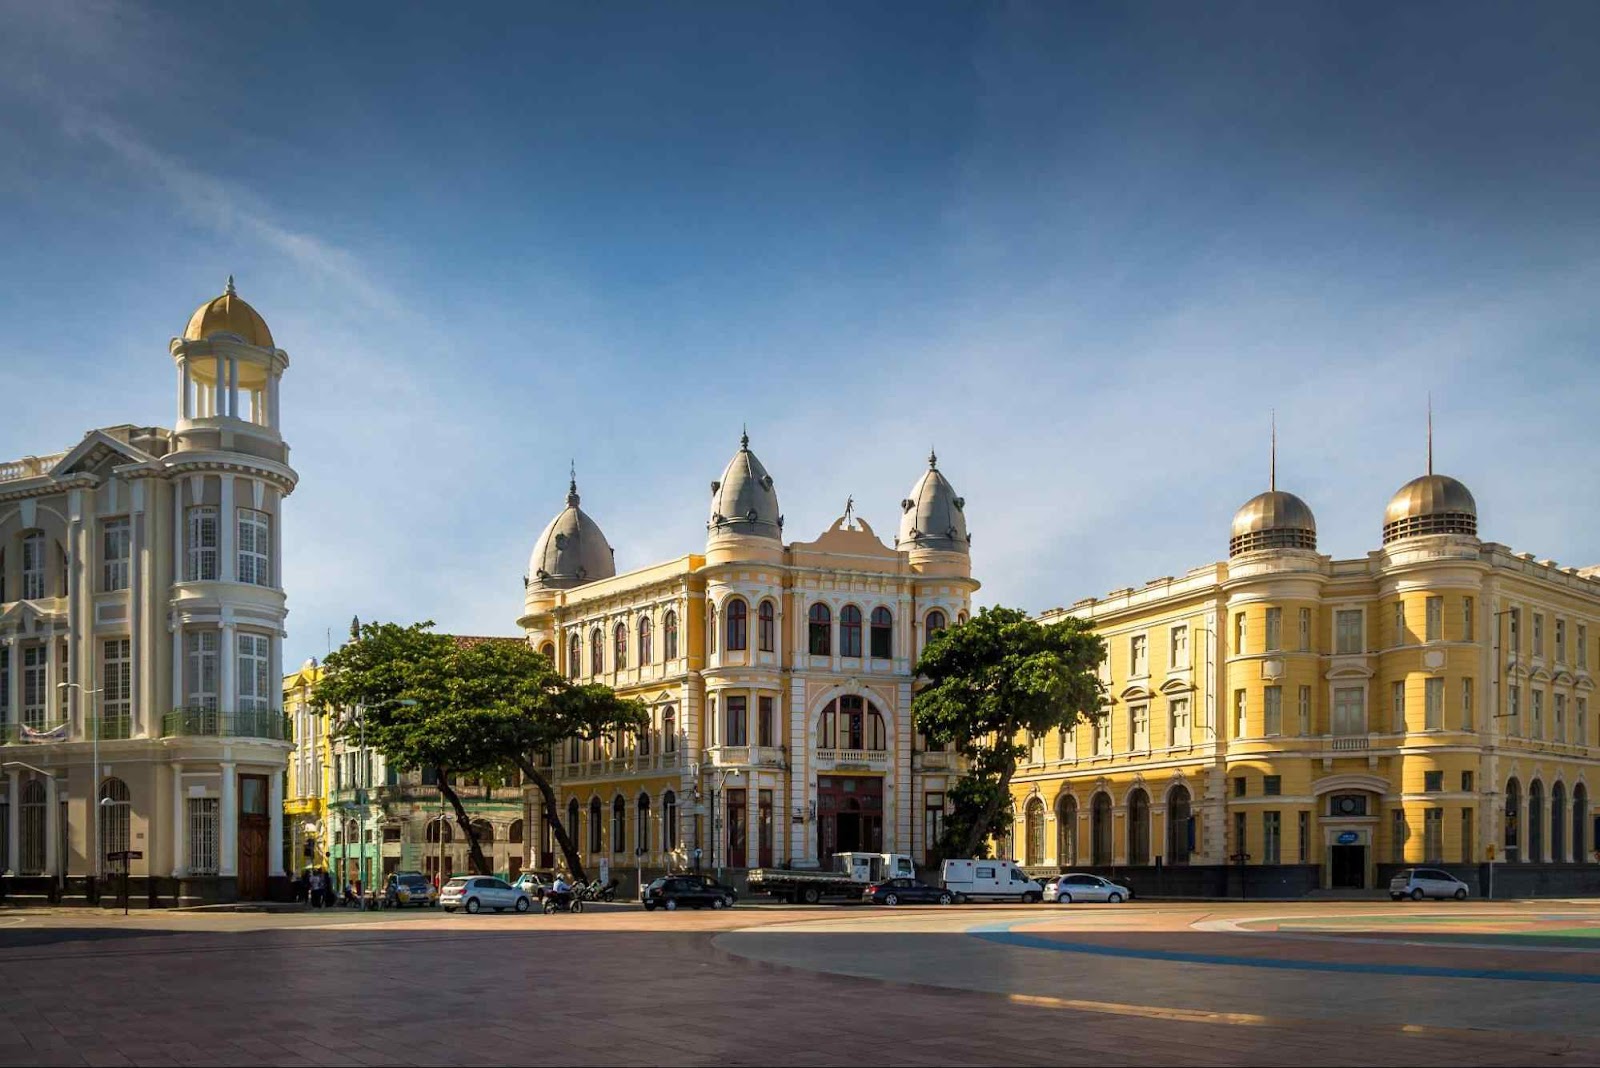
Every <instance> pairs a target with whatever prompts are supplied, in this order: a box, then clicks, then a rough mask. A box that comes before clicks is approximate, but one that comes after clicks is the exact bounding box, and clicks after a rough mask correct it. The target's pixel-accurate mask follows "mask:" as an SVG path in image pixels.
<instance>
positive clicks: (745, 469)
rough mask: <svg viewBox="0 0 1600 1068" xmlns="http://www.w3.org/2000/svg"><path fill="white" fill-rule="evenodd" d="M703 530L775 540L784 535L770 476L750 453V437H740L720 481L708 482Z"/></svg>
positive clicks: (746, 435) (776, 496)
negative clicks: (707, 515)
mask: <svg viewBox="0 0 1600 1068" xmlns="http://www.w3.org/2000/svg"><path fill="white" fill-rule="evenodd" d="M706 529H707V530H709V531H711V533H712V534H717V533H719V532H720V533H728V534H748V535H754V536H756V537H763V538H772V539H773V540H774V541H777V540H779V539H781V538H782V536H783V514H782V513H781V512H779V511H778V494H777V491H776V490H774V489H773V488H772V476H771V475H769V474H767V469H766V468H765V467H763V466H761V461H760V460H758V459H756V454H755V453H753V452H751V451H750V435H749V434H744V435H742V436H741V437H740V438H739V451H738V452H736V453H734V454H733V459H732V460H729V461H728V467H727V470H725V471H723V472H722V478H720V479H718V480H717V481H716V482H713V483H711V517H710V518H709V519H708V520H707V521H706Z"/></svg>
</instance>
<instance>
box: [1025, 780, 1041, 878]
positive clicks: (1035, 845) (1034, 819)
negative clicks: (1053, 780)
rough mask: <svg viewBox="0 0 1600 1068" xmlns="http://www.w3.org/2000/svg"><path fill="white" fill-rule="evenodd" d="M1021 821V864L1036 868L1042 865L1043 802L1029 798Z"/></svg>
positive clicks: (1035, 798)
mask: <svg viewBox="0 0 1600 1068" xmlns="http://www.w3.org/2000/svg"><path fill="white" fill-rule="evenodd" d="M1023 819H1024V822H1025V825H1024V828H1023V830H1024V841H1023V846H1022V848H1023V859H1022V862H1023V864H1024V865H1026V866H1027V867H1030V868H1037V867H1039V866H1040V865H1042V864H1043V863H1044V802H1043V801H1041V800H1039V799H1038V798H1037V797H1030V798H1029V799H1028V807H1027V809H1026V810H1025V815H1024V817H1023Z"/></svg>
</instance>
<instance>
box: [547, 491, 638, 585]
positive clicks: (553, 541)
mask: <svg viewBox="0 0 1600 1068" xmlns="http://www.w3.org/2000/svg"><path fill="white" fill-rule="evenodd" d="M616 573H617V562H616V558H615V554H614V552H613V550H612V548H611V543H610V542H608V541H606V536H605V534H604V533H603V532H602V531H601V530H600V524H599V523H596V522H595V521H594V520H593V519H591V518H590V517H589V515H588V513H587V512H585V511H584V510H583V509H581V508H579V507H578V481H577V479H576V478H574V479H573V480H572V483H571V484H570V485H569V486H568V488H567V506H566V508H564V509H563V510H562V511H561V514H560V515H558V516H556V517H555V518H554V519H552V520H550V525H549V526H547V527H545V528H544V533H543V534H540V535H539V540H538V541H537V542H535V543H534V546H533V555H532V556H531V557H529V559H528V585H529V586H536V587H540V588H542V589H549V590H565V589H570V588H572V587H573V586H581V585H583V584H584V583H585V582H593V581H595V580H596V579H604V578H610V577H611V576H613V575H615V574H616Z"/></svg>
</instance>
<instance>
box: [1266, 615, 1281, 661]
mask: <svg viewBox="0 0 1600 1068" xmlns="http://www.w3.org/2000/svg"><path fill="white" fill-rule="evenodd" d="M1282 648H1283V609H1281V608H1269V609H1267V651H1268V652H1273V653H1275V652H1277V651H1278V650H1279V649H1282Z"/></svg>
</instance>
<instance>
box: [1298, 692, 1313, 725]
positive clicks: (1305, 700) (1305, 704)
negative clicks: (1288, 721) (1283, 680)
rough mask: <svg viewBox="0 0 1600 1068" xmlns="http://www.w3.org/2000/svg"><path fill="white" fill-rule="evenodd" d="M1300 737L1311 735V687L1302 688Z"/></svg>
mask: <svg viewBox="0 0 1600 1068" xmlns="http://www.w3.org/2000/svg"><path fill="white" fill-rule="evenodd" d="M1299 719H1300V736H1301V737H1302V738H1303V737H1305V736H1306V735H1308V734H1310V733H1311V687H1309V686H1302V687H1300V702H1299Z"/></svg>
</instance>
